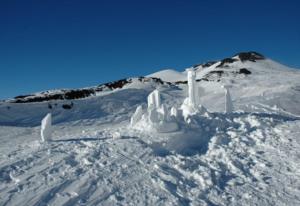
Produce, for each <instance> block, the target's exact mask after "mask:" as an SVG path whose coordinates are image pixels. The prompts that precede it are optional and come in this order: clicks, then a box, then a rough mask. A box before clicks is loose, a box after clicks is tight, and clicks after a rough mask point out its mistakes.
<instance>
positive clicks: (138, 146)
mask: <svg viewBox="0 0 300 206" xmlns="http://www.w3.org/2000/svg"><path fill="white" fill-rule="evenodd" d="M235 58H237V57H235ZM218 64H219V63H215V64H212V65H211V66H208V67H205V68H204V67H202V66H199V67H195V68H194V69H195V71H196V86H197V88H202V89H201V92H200V94H201V95H199V97H200V98H199V101H200V102H199V104H200V105H203V107H205V108H206V109H207V112H199V113H197V114H195V115H190V116H189V117H188V118H187V119H186V120H185V119H184V118H180V117H182V116H183V114H180V113H181V111H182V110H180V107H181V106H182V104H183V102H184V101H185V99H186V97H187V94H188V91H189V90H188V84H187V83H183V84H178V85H168V84H164V85H161V84H159V85H158V84H156V83H155V82H145V83H141V82H139V81H136V82H135V81H134V82H132V83H131V84H129V85H127V86H126V87H124V88H122V89H117V90H114V91H109V92H103V93H99V94H98V95H97V96H94V97H88V98H85V99H79V100H73V101H72V103H73V107H72V108H71V109H68V110H65V109H63V108H62V107H61V106H62V105H63V104H70V100H69V101H68V100H57V101H51V102H36V103H24V104H16V103H9V102H2V103H0V125H1V126H0V205H295V206H296V205H300V162H299V157H300V138H299V134H300V108H299V105H300V72H299V71H298V70H294V69H289V68H286V67H285V66H282V65H280V64H278V63H276V62H274V61H272V60H269V59H264V60H257V61H256V62H252V61H235V62H233V63H229V64H226V65H225V66H226V67H225V66H224V68H223V67H217V66H218ZM241 68H247V70H249V71H250V72H251V74H249V75H246V74H238V73H237V71H239V70H240V69H241ZM212 71H223V73H222V75H221V77H220V76H218V75H219V74H221V72H212ZM211 72H212V73H211ZM182 74H183V75H184V76H186V72H183V73H182ZM216 74H217V75H216ZM202 78H208V79H209V81H206V80H204V81H202V80H201V81H197V80H198V79H202ZM185 80H187V79H185ZM176 81H177V80H174V81H173V82H176ZM222 85H227V86H228V88H229V90H230V94H231V97H232V103H233V105H234V111H233V112H231V113H224V108H225V100H226V98H225V97H224V96H225V91H224V88H222ZM155 89H157V90H158V91H159V92H158V93H159V95H158V96H159V97H160V107H156V106H155V107H154V108H155V111H156V112H159V113H160V114H159V115H158V116H159V118H162V119H164V120H165V121H166V122H176V124H177V126H178V128H177V129H176V130H172V131H171V132H160V131H157V130H155V129H154V130H152V129H149V130H147V129H146V130H141V129H139V127H137V128H135V127H132V126H131V123H132V122H133V125H136V124H137V123H139V122H142V121H141V118H148V117H145V115H144V114H147V112H148V105H147V101H148V99H147V97H148V95H149V94H150V93H151V92H153V91H154V90H155ZM156 97H157V96H156ZM156 97H155V98H156ZM226 101H227V100H226ZM153 102H156V101H153ZM186 103H187V104H188V102H186ZM49 104H51V105H52V108H51V109H50V108H49ZM162 105H164V106H163V107H162ZM139 106H140V107H139ZM137 108H138V109H137ZM165 111H167V114H168V115H166V116H164V117H162V116H160V115H161V114H166V113H164V112H165ZM47 113H51V114H52V118H53V119H52V123H53V125H52V135H51V140H49V141H47V142H43V143H42V142H40V138H41V137H40V135H41V134H40V130H41V127H40V122H41V120H42V119H43V117H45V116H46V114H47ZM134 116H135V118H132V117H134ZM173 118H175V119H176V121H174V119H173ZM162 119H160V120H162ZM130 121H131V122H130ZM187 121H188V123H187Z"/></svg>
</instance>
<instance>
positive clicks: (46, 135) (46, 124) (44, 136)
mask: <svg viewBox="0 0 300 206" xmlns="http://www.w3.org/2000/svg"><path fill="white" fill-rule="evenodd" d="M51 133H52V115H51V113H48V114H47V115H46V116H45V117H44V118H43V120H42V121H41V140H42V142H45V141H48V140H50V139H51Z"/></svg>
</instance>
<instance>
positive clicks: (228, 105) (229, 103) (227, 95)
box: [223, 86, 233, 113]
mask: <svg viewBox="0 0 300 206" xmlns="http://www.w3.org/2000/svg"><path fill="white" fill-rule="evenodd" d="M223 88H224V89H225V113H231V112H233V103H232V99H231V95H230V92H229V88H228V86H223Z"/></svg>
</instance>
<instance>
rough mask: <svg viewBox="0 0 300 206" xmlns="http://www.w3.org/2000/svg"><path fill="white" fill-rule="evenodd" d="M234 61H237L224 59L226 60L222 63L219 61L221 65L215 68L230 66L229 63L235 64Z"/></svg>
mask: <svg viewBox="0 0 300 206" xmlns="http://www.w3.org/2000/svg"><path fill="white" fill-rule="evenodd" d="M236 61H238V60H237V59H233V58H226V59H223V60H222V61H221V63H220V64H219V65H218V66H216V67H218V68H219V67H224V66H226V64H230V63H233V62H236Z"/></svg>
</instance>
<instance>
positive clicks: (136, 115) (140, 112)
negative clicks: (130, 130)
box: [130, 105, 143, 126]
mask: <svg viewBox="0 0 300 206" xmlns="http://www.w3.org/2000/svg"><path fill="white" fill-rule="evenodd" d="M142 115H143V108H142V106H141V105H140V106H138V107H137V108H136V110H135V112H134V114H133V115H132V117H131V119H130V124H131V126H133V125H135V124H136V123H137V122H138V121H139V120H140V119H141V118H142Z"/></svg>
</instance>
